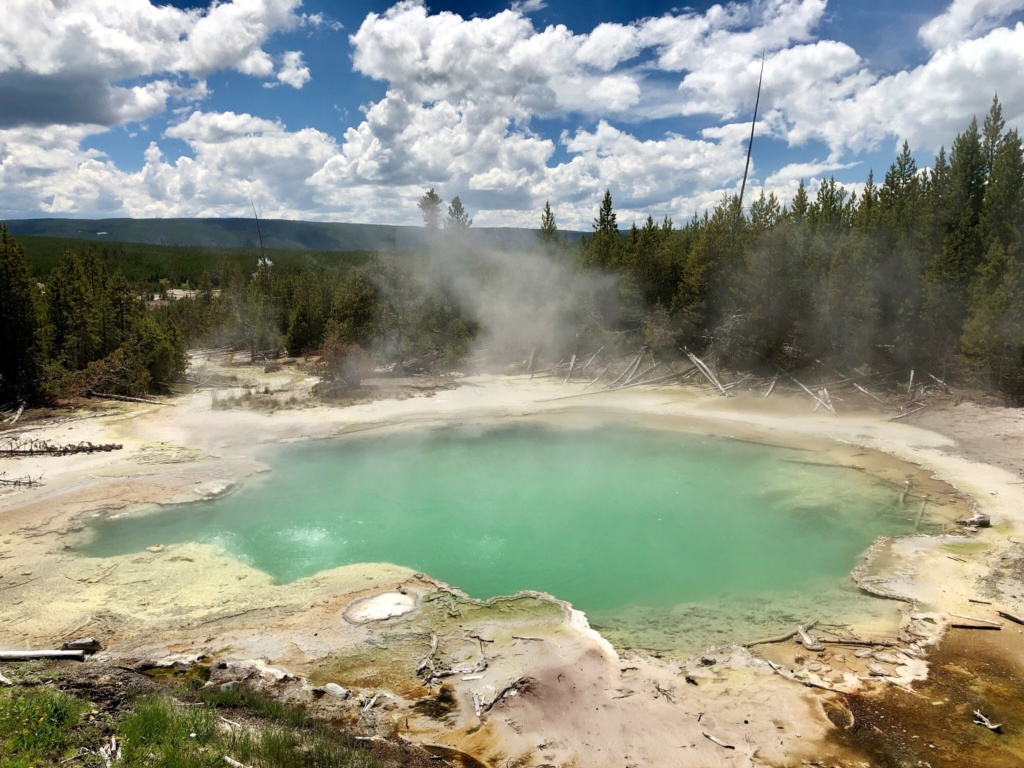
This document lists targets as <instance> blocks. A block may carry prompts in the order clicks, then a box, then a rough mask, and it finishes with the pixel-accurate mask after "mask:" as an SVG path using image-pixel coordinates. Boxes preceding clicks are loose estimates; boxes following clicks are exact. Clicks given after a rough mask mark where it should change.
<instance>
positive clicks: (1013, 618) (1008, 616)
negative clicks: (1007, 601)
mask: <svg viewBox="0 0 1024 768" xmlns="http://www.w3.org/2000/svg"><path fill="white" fill-rule="evenodd" d="M996 613H998V614H999V615H1000V616H1002V617H1003V618H1004V619H1007V620H1009V621H1012V622H1013V623H1014V624H1024V619H1022V618H1021V617H1020V616H1015V615H1013V614H1012V613H1007V612H1006V611H1000V610H997V611H996Z"/></svg>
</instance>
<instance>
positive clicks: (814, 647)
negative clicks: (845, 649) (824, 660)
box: [796, 626, 825, 652]
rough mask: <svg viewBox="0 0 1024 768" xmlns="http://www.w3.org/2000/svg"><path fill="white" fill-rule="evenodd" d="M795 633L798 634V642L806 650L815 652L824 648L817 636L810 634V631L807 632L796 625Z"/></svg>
mask: <svg viewBox="0 0 1024 768" xmlns="http://www.w3.org/2000/svg"><path fill="white" fill-rule="evenodd" d="M796 633H797V634H798V635H800V643H801V644H802V645H803V647H804V648H806V649H807V650H808V651H815V652H817V651H824V650H825V646H824V645H822V644H821V642H820V641H819V640H818V638H816V637H815V636H814V635H812V634H811V633H810V632H808V631H807V630H806V629H804V628H803V627H801V626H797V628H796Z"/></svg>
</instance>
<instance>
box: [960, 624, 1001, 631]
mask: <svg viewBox="0 0 1024 768" xmlns="http://www.w3.org/2000/svg"><path fill="white" fill-rule="evenodd" d="M949 628H950V629H991V630H995V631H997V632H998V631H999V630H1001V629H1002V627H995V626H993V625H991V624H950V625H949Z"/></svg>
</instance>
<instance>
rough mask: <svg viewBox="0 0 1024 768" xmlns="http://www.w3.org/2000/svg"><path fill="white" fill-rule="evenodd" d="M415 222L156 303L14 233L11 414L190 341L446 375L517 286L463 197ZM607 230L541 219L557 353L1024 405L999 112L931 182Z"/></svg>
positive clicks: (835, 188)
mask: <svg viewBox="0 0 1024 768" xmlns="http://www.w3.org/2000/svg"><path fill="white" fill-rule="evenodd" d="M418 207H419V210H420V212H421V214H422V218H423V222H424V225H425V226H426V227H427V229H428V230H429V235H430V238H429V239H430V240H431V241H432V246H431V248H430V249H428V250H427V251H417V252H397V253H371V254H360V255H359V258H344V257H341V256H339V258H338V259H336V260H333V261H331V260H326V259H323V258H322V254H321V255H320V258H316V259H313V258H312V257H311V258H309V259H308V260H306V261H303V260H301V259H297V258H288V259H286V260H283V261H279V262H278V263H275V260H274V258H273V256H274V255H273V254H271V257H267V256H266V255H262V256H259V257H255V256H250V257H249V259H248V261H247V262H244V261H243V260H242V259H238V258H232V259H221V260H220V262H219V264H215V263H210V264H208V265H207V266H206V268H205V269H204V271H203V272H202V274H201V275H200V276H199V277H198V279H196V280H195V281H194V283H193V287H194V288H195V290H194V291H193V292H192V293H191V294H190V295H189V296H188V297H187V298H185V299H182V300H179V301H169V302H158V303H157V304H156V305H154V304H153V302H149V303H148V304H147V302H146V300H145V299H144V298H143V296H142V295H141V292H140V291H141V286H137V285H133V284H131V283H130V282H129V281H128V280H127V279H126V278H125V277H124V276H123V275H121V274H120V272H119V270H118V269H117V267H116V266H115V265H114V263H113V262H110V261H108V260H105V259H102V258H98V257H97V255H96V253H95V251H91V250H90V249H88V248H86V249H85V250H84V251H80V252H78V251H75V250H73V249H69V250H68V251H67V252H66V253H65V255H64V257H63V258H62V260H61V262H60V263H59V264H58V265H57V266H56V267H55V268H54V269H53V270H52V271H51V272H50V273H49V274H48V275H47V276H46V278H45V281H39V280H37V279H35V278H34V277H33V276H32V274H31V273H30V271H29V269H28V267H27V266H26V263H25V258H24V252H23V250H22V248H21V246H20V245H18V244H17V243H15V242H14V241H13V239H11V238H10V237H8V235H7V234H6V231H4V232H3V239H2V247H0V323H2V324H3V325H2V327H3V328H4V329H5V334H4V337H3V354H2V355H0V403H4V402H10V401H11V400H13V399H16V398H17V399H40V398H43V399H45V398H46V397H53V396H55V395H59V394H60V393H61V392H68V391H81V390H82V389H83V388H92V389H96V388H97V387H100V386H102V387H105V388H109V389H110V390H111V391H118V392H120V391H123V392H128V391H132V392H138V391H142V390H146V389H150V390H152V389H159V388H161V387H165V386H166V385H167V384H169V383H170V382H172V381H173V380H174V379H175V378H176V377H179V376H180V375H181V374H182V372H183V371H184V367H185V364H186V356H185V349H186V347H187V346H188V345H197V344H204V345H208V346H219V347H230V348H233V349H237V350H245V351H246V352H247V353H248V355H249V357H250V359H251V360H253V361H257V360H259V359H261V358H262V357H266V356H273V355H275V354H278V353H280V352H281V351H287V353H289V354H291V355H317V356H320V358H321V359H323V360H325V361H328V365H327V368H328V370H326V371H325V373H326V374H327V377H328V379H329V380H331V379H332V378H333V379H334V380H339V381H342V382H343V383H345V382H351V381H353V380H356V381H357V380H358V378H359V375H358V371H359V370H367V369H368V368H369V367H371V366H378V367H381V366H384V367H387V368H390V369H392V370H395V371H403V370H408V369H411V368H432V369H434V370H449V369H451V368H452V367H453V366H456V365H459V364H461V362H462V361H463V360H464V358H465V355H466V354H467V352H469V351H470V350H471V349H473V348H474V345H479V343H480V341H481V331H483V330H486V329H484V328H482V326H481V323H480V320H479V317H478V316H477V312H476V311H475V310H474V307H472V306H470V304H471V302H468V301H467V295H466V291H465V286H466V285H467V284H470V285H484V284H487V281H491V282H492V283H493V282H495V281H499V282H500V281H501V280H502V279H504V278H503V277H502V275H503V274H507V273H502V272H500V270H499V269H497V268H496V266H495V261H494V260H493V259H490V260H489V259H487V258H484V256H483V255H482V254H481V253H480V252H479V251H476V250H474V247H473V246H472V245H471V244H470V243H469V241H468V240H467V238H465V237H464V235H465V233H466V231H467V230H468V229H469V228H470V227H471V226H472V220H471V219H470V217H469V214H468V211H467V210H466V208H465V207H464V205H463V203H462V201H461V199H460V198H459V197H454V198H453V199H452V200H451V202H450V203H449V204H448V205H447V208H446V207H445V201H444V200H442V199H441V197H440V195H438V194H437V193H436V192H435V190H434V189H430V190H428V191H427V192H426V193H425V194H424V195H423V196H422V197H421V198H420V200H419V202H418ZM617 219H618V216H617V214H616V212H615V210H614V206H613V201H612V195H611V192H610V191H609V192H606V193H605V195H604V198H603V200H602V201H601V203H600V205H599V207H598V210H597V216H596V218H595V220H594V224H593V232H592V234H591V235H589V236H587V237H585V238H583V239H582V240H580V241H578V242H570V241H569V240H568V239H567V238H565V237H564V236H562V233H560V231H559V229H558V227H557V225H556V222H555V216H554V212H553V211H552V209H551V206H550V204H546V205H545V207H544V210H543V212H542V214H541V222H540V223H541V226H540V229H539V230H538V233H537V242H536V245H535V247H534V253H533V254H522V259H523V264H524V265H525V264H527V262H528V261H529V259H528V258H527V257H528V256H529V257H530V258H533V259H536V258H540V257H542V258H543V259H546V260H548V261H550V262H552V263H557V264H559V265H563V266H564V267H565V268H566V270H567V272H568V273H569V274H570V275H571V276H572V277H571V280H572V285H571V286H569V285H567V286H564V290H563V288H562V287H559V291H562V292H563V293H564V294H565V296H566V297H567V298H566V301H567V302H568V303H569V304H570V306H569V307H568V308H567V311H566V312H565V313H563V315H560V317H563V320H562V321H560V323H559V324H558V327H552V328H549V329H547V331H546V335H547V338H546V339H545V341H546V342H547V343H546V350H547V352H548V353H550V354H553V355H560V354H565V355H566V356H567V357H568V355H570V354H584V353H589V352H593V351H596V350H597V349H599V348H601V347H607V348H619V349H622V350H627V349H637V348H639V347H641V346H646V347H648V348H649V349H652V350H653V351H655V352H656V353H657V354H658V355H659V356H660V357H663V358H664V357H667V356H673V355H680V354H682V350H683V349H691V350H693V351H694V352H696V353H698V354H712V355H713V356H715V358H716V359H717V360H718V362H719V364H721V365H725V366H729V367H733V368H736V369H744V370H748V369H759V370H764V371H766V372H773V371H774V372H778V371H780V370H782V371H793V370H797V369H799V368H800V367H802V366H806V365H808V364H811V363H814V362H815V361H826V362H828V363H829V364H830V365H833V366H836V367H843V368H844V369H852V368H859V369H862V370H864V369H866V368H870V369H872V370H874V371H881V370H885V369H892V370H895V369H900V368H903V369H905V368H918V369H923V370H926V371H929V372H933V373H935V374H936V375H938V376H941V377H947V376H959V377H960V378H961V379H963V380H970V381H973V382H976V383H978V384H980V385H982V386H985V387H988V388H990V389H992V390H994V391H998V392H1001V393H1003V394H1004V395H1005V396H1007V397H1008V398H1009V399H1010V400H1011V401H1013V402H1017V403H1024V268H1022V262H1021V258H1020V241H1021V230H1022V227H1024V151H1022V144H1021V137H1020V135H1019V133H1018V132H1017V131H1016V130H1007V129H1006V126H1005V122H1004V120H1003V117H1002V110H1001V106H1000V104H999V101H998V99H995V100H993V103H992V107H991V109H990V110H989V112H988V114H987V116H986V117H985V118H984V120H983V121H982V122H981V123H980V124H979V122H978V121H977V120H972V121H971V122H970V124H969V125H968V126H967V127H966V129H965V130H963V131H962V132H961V133H959V134H958V135H957V136H956V137H955V138H954V140H953V142H952V143H951V145H950V149H949V152H948V154H947V152H946V150H945V148H943V149H942V150H940V152H939V153H938V155H937V157H936V158H935V162H934V165H933V167H932V168H930V169H927V170H922V169H919V168H918V166H917V163H916V161H915V159H914V157H913V155H912V153H911V151H910V147H909V145H907V144H906V143H904V145H903V148H902V151H901V152H900V153H899V155H898V156H897V157H896V159H895V160H894V162H893V163H892V165H891V166H890V167H889V169H888V170H887V171H886V173H885V176H884V179H883V180H882V181H881V183H878V182H876V180H875V178H874V175H873V174H869V175H868V178H867V180H866V183H865V184H864V187H863V190H862V191H861V192H860V193H859V194H854V193H851V192H850V191H849V190H847V189H846V188H844V187H843V186H842V185H840V184H839V183H837V182H836V181H835V179H834V178H832V179H828V180H827V181H825V182H823V183H821V184H820V185H819V186H818V188H817V190H816V191H815V192H814V194H813V196H812V195H811V194H810V193H809V192H808V190H807V188H806V187H805V186H804V184H802V183H801V185H800V187H799V189H798V190H797V193H796V195H795V196H794V198H793V199H792V201H791V202H790V203H789V204H788V205H783V204H781V202H780V201H779V199H778V198H777V197H776V196H775V195H774V194H771V193H769V194H765V193H763V192H762V193H761V195H760V196H759V197H758V198H757V199H756V200H754V201H753V202H752V204H751V205H750V206H749V209H743V208H741V203H740V201H739V199H738V198H737V197H736V196H726V197H723V199H722V200H721V201H720V203H719V204H718V205H716V206H715V207H714V209H713V210H711V211H707V212H705V213H704V214H703V215H700V216H698V215H694V216H693V217H692V218H691V219H690V220H688V221H686V222H685V223H682V224H681V225H677V224H676V223H675V222H673V221H672V219H670V218H668V217H666V218H664V219H662V220H661V221H655V220H654V219H653V217H650V216H649V217H648V218H647V220H646V221H645V222H643V223H642V224H641V225H639V226H638V225H637V224H636V223H634V224H633V225H632V226H631V227H630V228H629V229H628V230H626V231H622V230H621V229H620V227H619V225H618V220H617ZM439 254H440V255H441V257H439ZM512 258H514V256H513V257H512ZM531 263H532V262H531ZM524 269H525V266H524ZM467 277H472V278H473V279H472V280H470V281H467ZM149 282H152V276H149ZM542 293H543V292H542ZM550 295H551V292H550V291H548V292H547V293H543V297H549V296H550ZM543 297H541V296H533V297H531V296H530V295H526V296H523V297H522V301H526V302H528V301H530V300H535V301H542V300H547V298H543ZM517 300H518V297H517ZM535 343H536V342H535V341H534V342H531V341H530V340H528V339H526V340H523V341H521V342H520V343H519V347H517V348H504V349H501V350H491V352H493V353H494V354H492V355H491V360H492V361H493V362H497V363H507V362H514V361H516V360H525V359H527V358H528V357H532V356H533V352H534V344H535ZM353 370H355V371H356V373H355V374H353V373H352V371H353Z"/></svg>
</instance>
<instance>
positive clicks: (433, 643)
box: [416, 633, 437, 675]
mask: <svg viewBox="0 0 1024 768" xmlns="http://www.w3.org/2000/svg"><path fill="white" fill-rule="evenodd" d="M435 653H437V635H436V634H434V633H431V635H430V652H429V653H428V654H427V655H426V656H425V657H424V658H423V661H421V662H420V663H419V666H417V667H416V674H417V675H418V674H419V673H420V672H422V671H423V670H425V669H426V668H427V667H430V670H431V671H433V669H434V654H435Z"/></svg>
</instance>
